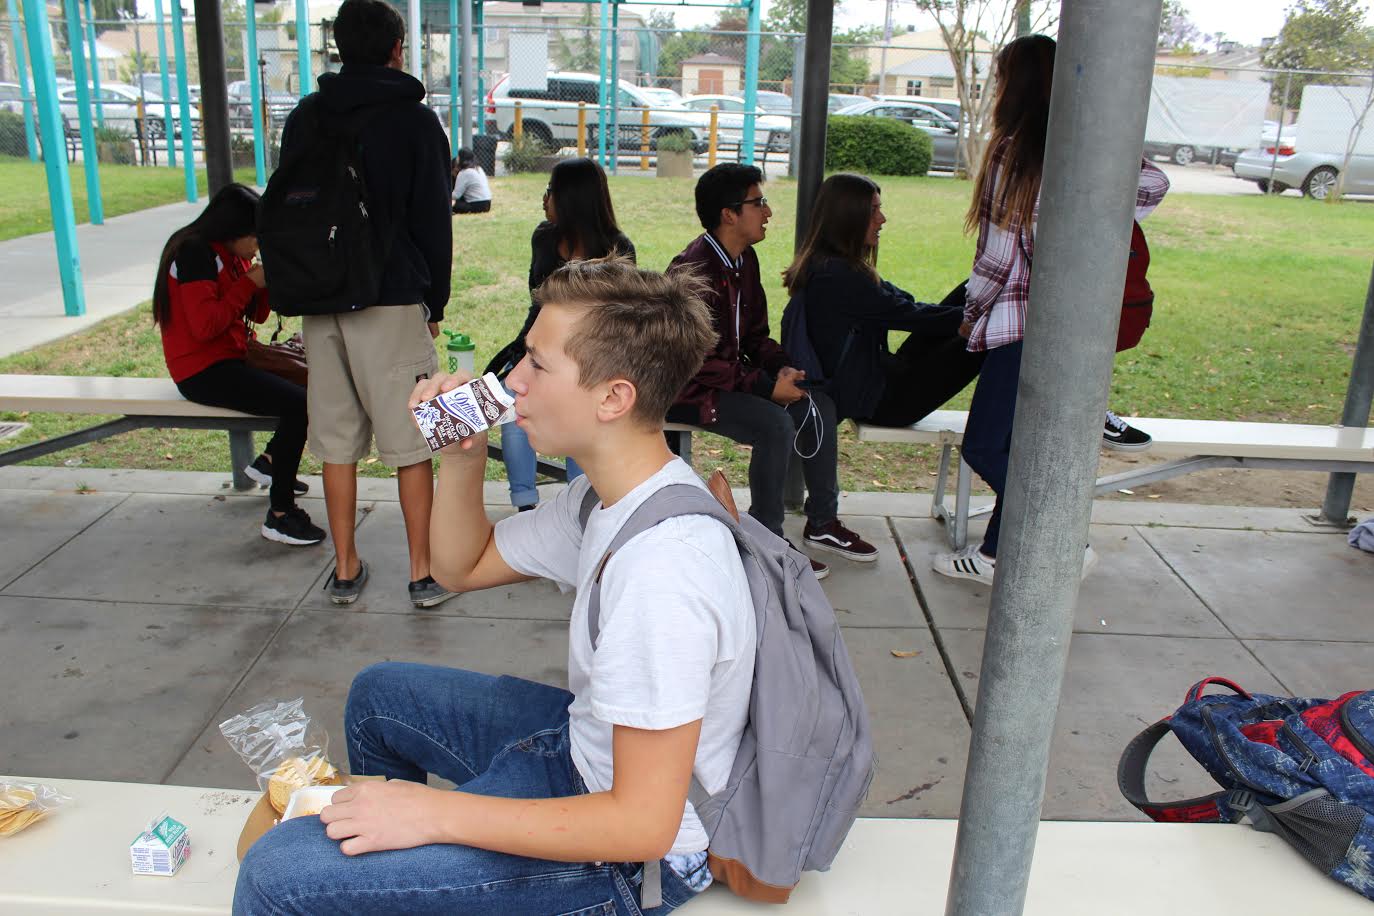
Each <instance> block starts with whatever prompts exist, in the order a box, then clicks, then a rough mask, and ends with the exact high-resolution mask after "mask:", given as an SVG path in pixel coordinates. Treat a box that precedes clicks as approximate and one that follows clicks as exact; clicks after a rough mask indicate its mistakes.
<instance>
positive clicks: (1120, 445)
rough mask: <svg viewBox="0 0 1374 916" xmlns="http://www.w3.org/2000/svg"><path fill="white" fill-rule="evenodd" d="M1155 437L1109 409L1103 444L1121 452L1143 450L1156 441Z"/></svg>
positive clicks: (1103, 430)
mask: <svg viewBox="0 0 1374 916" xmlns="http://www.w3.org/2000/svg"><path fill="white" fill-rule="evenodd" d="M1154 441H1155V440H1154V438H1153V437H1152V436H1151V435H1150V434H1149V433H1147V432H1145V431H1144V430H1141V429H1136V428H1135V427H1134V426H1132V425H1131V424H1129V423H1127V422H1126V421H1125V420H1123V419H1121V418H1120V417H1118V416H1117V415H1116V414H1114V413H1112V412H1111V411H1110V410H1109V411H1107V420H1106V423H1105V424H1103V427H1102V444H1103V445H1105V446H1106V447H1107V448H1114V449H1116V450H1117V451H1120V452H1143V451H1144V450H1145V449H1147V448H1149V447H1150V443H1151V442H1154Z"/></svg>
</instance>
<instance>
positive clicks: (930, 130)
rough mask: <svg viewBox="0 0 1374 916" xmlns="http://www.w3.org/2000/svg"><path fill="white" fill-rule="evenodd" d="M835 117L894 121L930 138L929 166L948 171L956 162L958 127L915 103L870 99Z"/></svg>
mask: <svg viewBox="0 0 1374 916" xmlns="http://www.w3.org/2000/svg"><path fill="white" fill-rule="evenodd" d="M835 114H837V115H859V116H862V117H873V118H894V119H896V120H898V121H902V122H904V123H906V124H910V125H911V126H912V127H915V128H916V129H917V130H921V131H924V132H925V133H926V134H927V135H928V136H929V137H930V143H931V147H932V150H931V157H930V167H931V168H932V169H937V170H939V171H942V172H952V171H953V170H954V168H955V166H956V165H957V164H958V161H959V125H958V122H956V121H951V120H950V119H949V118H947V117H946V116H945V115H944V114H943V113H942V112H939V111H937V110H935V109H934V108H931V107H930V106H929V105H925V104H922V103H919V102H906V101H901V102H897V101H882V100H879V99H871V100H869V101H867V102H859V103H858V104H856V105H850V106H849V107H848V108H841V109H840V110H839V111H837V112H835Z"/></svg>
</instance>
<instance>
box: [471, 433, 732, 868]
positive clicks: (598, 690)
mask: <svg viewBox="0 0 1374 916" xmlns="http://www.w3.org/2000/svg"><path fill="white" fill-rule="evenodd" d="M673 483H691V484H694V485H696V486H698V487H702V489H705V487H704V485H703V484H702V482H701V479H700V478H699V477H697V475H696V474H695V473H694V472H693V471H692V469H691V468H690V467H689V466H688V465H687V464H685V463H684V462H683V461H682V459H680V458H674V459H673V460H672V461H669V462H668V463H667V464H665V465H664V466H663V468H662V469H661V470H659V471H658V472H657V473H656V474H654V476H652V477H650V478H649V479H648V480H646V481H644V483H642V484H640V485H639V486H638V487H635V489H633V490H631V491H630V492H629V493H628V494H627V495H626V496H625V497H624V498H622V499H621V500H620V501H618V502H617V503H616V504H615V505H614V506H611V507H610V508H609V509H606V508H602V507H601V505H600V503H598V504H597V508H596V509H595V510H594V511H593V512H592V514H591V518H590V519H589V520H588V522H587V530H586V532H585V534H584V533H583V532H582V531H581V529H580V528H579V526H578V518H577V516H578V512H579V510H580V508H581V506H582V498H583V495H584V494H585V493H586V491H587V488H588V487H589V486H590V484H589V483H588V482H587V478H586V477H580V478H578V479H577V480H575V481H573V482H572V483H571V484H570V485H569V486H568V487H567V488H566V489H565V490H564V491H563V492H562V493H560V494H559V495H558V496H557V497H556V498H555V499H553V500H551V501H549V502H546V503H542V504H541V505H540V506H539V508H538V509H536V510H535V511H533V512H519V513H516V514H515V515H512V516H510V517H509V518H505V519H502V520H501V521H499V522H497V524H496V547H497V549H498V550H499V551H500V552H501V556H502V558H503V559H504V560H505V561H506V562H507V563H508V564H510V566H511V567H512V568H513V569H515V570H517V571H519V572H521V573H524V574H525V575H529V576H541V577H543V578H547V579H551V580H552V581H554V582H555V583H557V584H558V586H559V587H560V588H561V589H563V590H564V591H566V590H567V589H569V588H575V589H577V595H576V597H575V598H574V600H573V609H572V619H571V623H570V627H571V630H570V634H569V640H568V689H569V690H570V691H571V692H572V694H573V697H574V699H573V702H572V706H571V707H569V709H568V716H569V720H570V723H569V732H570V737H571V744H572V759H573V763H574V764H575V765H576V766H577V770H578V772H579V773H580V774H581V775H582V779H583V781H584V782H585V783H586V784H587V788H588V789H589V790H590V791H592V792H604V791H607V790H609V789H610V788H611V783H612V778H613V775H614V769H613V764H612V755H611V750H612V734H613V726H615V725H625V726H629V727H631V728H642V729H650V730H655V731H658V730H664V729H669V728H675V727H677V726H679V725H685V724H687V723H688V722H694V721H696V720H697V719H701V720H702V723H701V738H700V741H699V743H698V744H697V756H696V764H695V767H694V769H693V772H694V773H695V774H696V777H697V779H698V780H699V781H700V782H701V784H702V785H703V786H704V787H705V788H706V790H707V791H708V792H717V791H719V790H720V789H722V788H724V786H725V783H726V781H727V780H728V778H729V776H730V766H731V764H732V763H733V762H734V759H735V752H736V751H737V750H738V749H739V741H740V735H741V734H742V733H743V731H744V723H745V720H746V719H747V718H748V713H749V694H750V690H751V688H752V685H753V675H754V643H755V635H754V606H753V601H752V599H751V598H750V596H749V582H748V580H747V579H746V578H745V575H744V566H743V564H742V563H741V562H740V556H739V548H738V547H736V545H735V541H734V537H733V536H732V535H731V534H730V532H729V530H728V529H727V528H726V527H725V526H724V525H721V524H720V523H719V522H717V521H715V520H713V519H710V518H707V517H706V516H701V515H697V516H684V517H680V518H673V519H669V520H667V521H666V522H664V523H663V524H661V525H658V526H656V527H654V528H651V529H649V530H648V531H645V532H643V533H641V534H640V535H639V536H638V537H636V538H634V539H633V540H631V541H630V542H629V543H627V544H626V545H625V546H624V547H623V548H621V549H620V550H619V551H617V552H616V554H615V556H613V557H612V558H611V560H610V562H609V563H607V564H606V568H605V570H604V571H603V572H602V576H601V618H600V625H601V632H600V636H599V637H598V639H597V645H596V648H595V650H593V648H592V643H591V633H590V632H589V630H588V628H587V604H588V601H589V596H590V591H589V588H588V587H589V586H590V585H591V581H592V578H593V577H594V576H595V575H596V568H597V566H598V565H600V563H601V558H602V557H603V556H604V555H605V553H606V548H607V547H609V546H610V543H611V540H612V539H613V538H614V537H615V534H616V532H617V531H619V530H620V527H621V525H622V524H623V523H624V521H625V520H626V519H627V518H628V517H629V516H630V514H631V513H632V512H634V510H635V509H636V508H638V507H639V505H640V504H641V503H643V502H644V500H645V499H647V498H648V497H649V495H650V494H652V493H654V492H655V491H657V490H658V489H659V488H661V487H664V486H667V485H668V484H673ZM706 845H707V837H706V832H705V830H704V829H702V826H701V822H700V821H699V820H697V816H696V813H695V811H693V809H692V805H691V802H688V803H687V806H686V808H685V810H684V811H683V815H682V826H681V828H680V829H679V830H678V835H677V839H676V840H675V841H674V842H673V848H672V853H673V854H682V853H692V852H698V851H700V850H703V849H705V848H706Z"/></svg>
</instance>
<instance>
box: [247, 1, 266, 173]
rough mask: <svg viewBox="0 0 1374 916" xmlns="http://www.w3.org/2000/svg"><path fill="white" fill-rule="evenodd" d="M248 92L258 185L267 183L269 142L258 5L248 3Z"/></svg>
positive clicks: (254, 167) (254, 163) (254, 164)
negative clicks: (260, 69) (265, 125)
mask: <svg viewBox="0 0 1374 916" xmlns="http://www.w3.org/2000/svg"><path fill="white" fill-rule="evenodd" d="M244 69H245V70H247V71H248V94H249V95H250V96H252V102H251V105H252V111H253V170H254V175H253V181H254V183H255V184H256V185H257V186H258V187H260V188H261V187H263V186H264V185H266V184H267V143H266V140H267V138H266V136H265V131H264V130H263V125H262V77H261V76H260V75H259V73H258V5H257V3H255V2H251V0H250V2H249V4H248V60H246V61H244Z"/></svg>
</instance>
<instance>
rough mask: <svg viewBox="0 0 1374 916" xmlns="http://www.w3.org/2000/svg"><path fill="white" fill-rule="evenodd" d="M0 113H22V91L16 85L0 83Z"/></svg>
mask: <svg viewBox="0 0 1374 916" xmlns="http://www.w3.org/2000/svg"><path fill="white" fill-rule="evenodd" d="M0 111H12V112H14V113H15V114H23V113H24V90H22V89H20V88H19V84H18V83H0Z"/></svg>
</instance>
